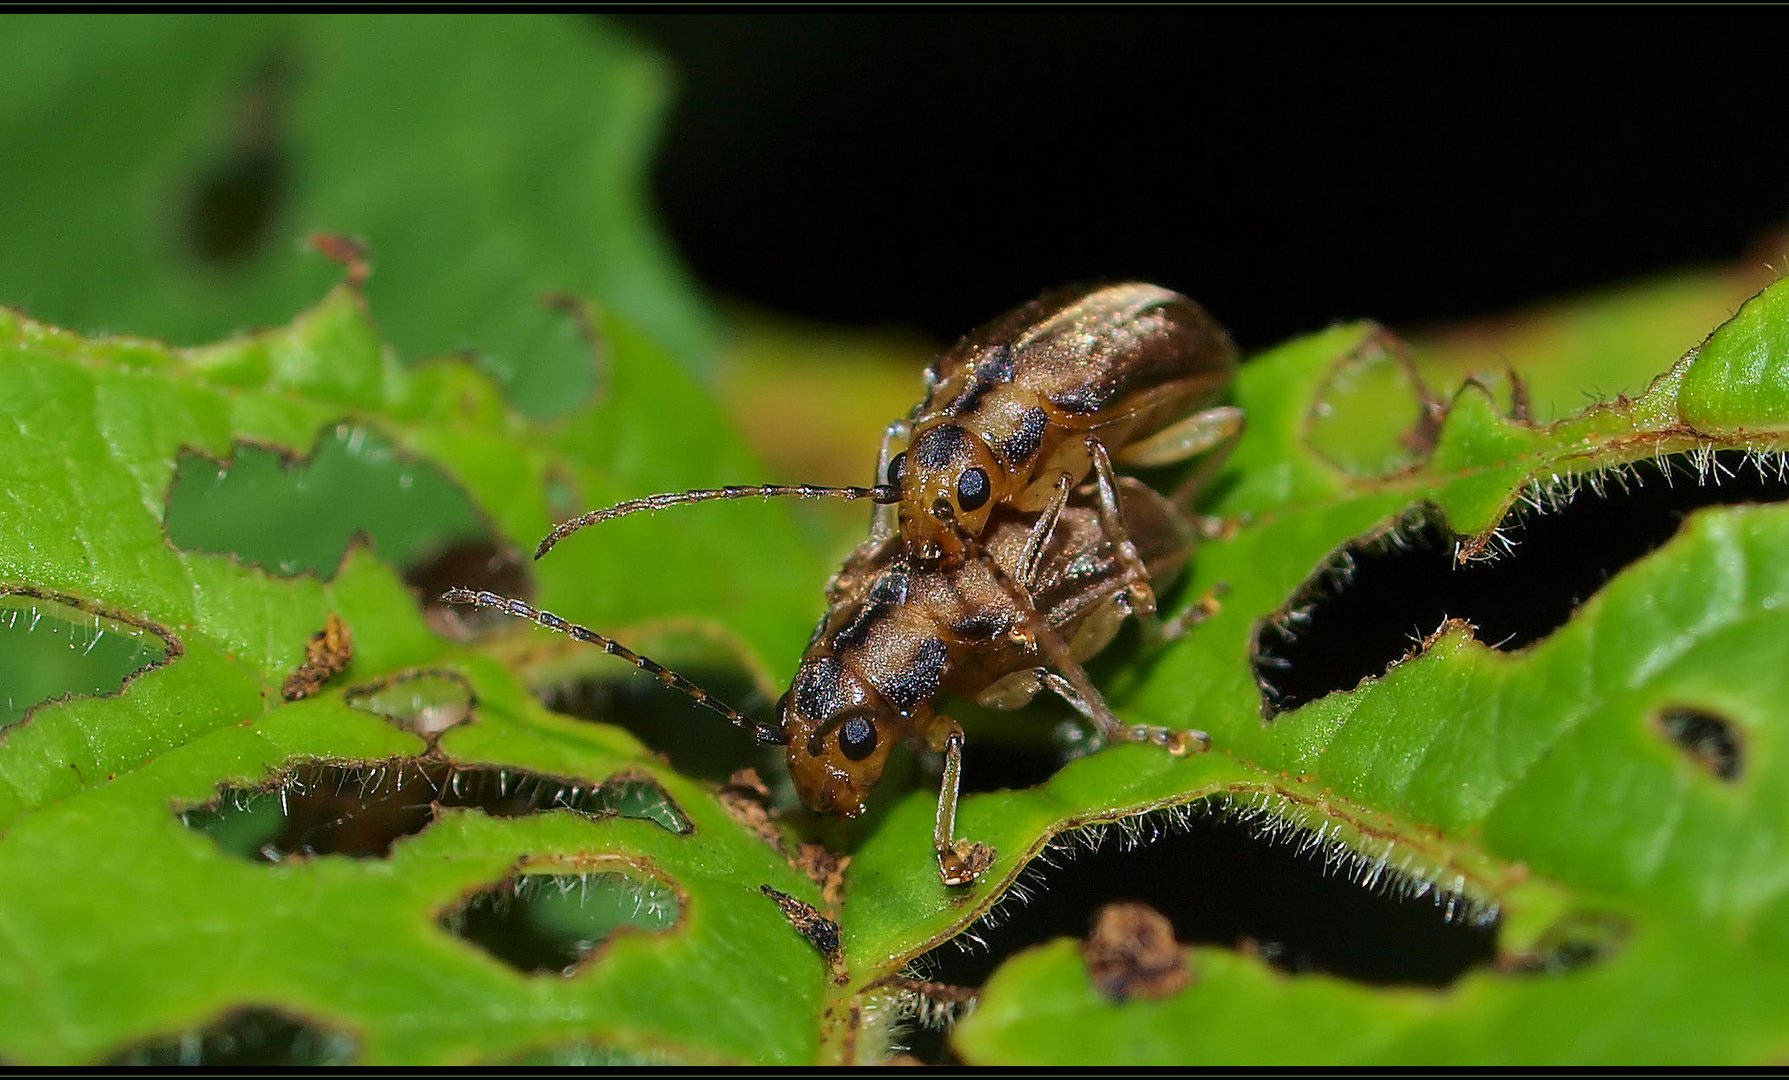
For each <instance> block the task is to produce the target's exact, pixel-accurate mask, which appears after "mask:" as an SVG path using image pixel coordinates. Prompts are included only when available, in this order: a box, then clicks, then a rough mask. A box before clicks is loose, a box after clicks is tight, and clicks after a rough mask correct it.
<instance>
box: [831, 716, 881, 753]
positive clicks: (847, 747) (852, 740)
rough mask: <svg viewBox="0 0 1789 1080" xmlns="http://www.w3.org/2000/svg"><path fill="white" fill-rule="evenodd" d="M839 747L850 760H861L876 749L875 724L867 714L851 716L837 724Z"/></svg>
mask: <svg viewBox="0 0 1789 1080" xmlns="http://www.w3.org/2000/svg"><path fill="white" fill-rule="evenodd" d="M839 749H840V750H843V751H844V752H845V756H846V757H848V758H850V759H851V760H852V761H862V760H863V759H864V758H867V757H869V756H870V754H871V752H873V751H874V750H875V749H876V725H875V724H873V723H871V722H870V718H869V717H867V716H853V717H852V718H851V719H849V720H847V721H845V722H844V723H843V724H841V725H839Z"/></svg>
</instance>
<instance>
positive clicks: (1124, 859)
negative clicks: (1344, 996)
mask: <svg viewBox="0 0 1789 1080" xmlns="http://www.w3.org/2000/svg"><path fill="white" fill-rule="evenodd" d="M1119 824H1120V826H1121V827H1122V828H1123V830H1124V834H1125V836H1126V837H1129V838H1132V839H1134V840H1135V841H1136V842H1135V843H1134V844H1130V843H1123V844H1121V843H1114V842H1113V840H1112V837H1111V836H1110V834H1109V831H1108V832H1106V833H1105V834H1104V835H1105V841H1104V842H1100V840H1098V839H1097V837H1098V836H1099V835H1101V834H1099V833H1089V832H1086V831H1083V832H1082V833H1081V834H1080V835H1078V836H1074V837H1073V839H1074V840H1076V841H1078V842H1081V843H1084V844H1085V843H1093V844H1096V845H1097V848H1096V850H1094V851H1091V852H1083V853H1081V854H1079V855H1076V856H1075V857H1073V858H1068V859H1066V860H1064V859H1063V858H1062V856H1063V855H1066V854H1069V852H1070V851H1071V850H1072V849H1067V848H1059V849H1056V850H1055V851H1053V852H1052V853H1051V854H1050V856H1049V858H1050V859H1051V860H1053V861H1056V862H1058V863H1059V865H1056V866H1049V865H1047V864H1046V863H1045V862H1044V860H1042V859H1040V860H1038V861H1036V862H1034V863H1032V865H1031V868H1030V869H1031V874H1029V875H1028V879H1029V880H1025V881H1022V882H1021V883H1020V885H1019V886H1017V887H1015V889H1014V891H1013V892H1012V893H1009V894H1008V897H1007V898H1006V899H1004V900H1003V901H1002V903H1001V905H1000V906H999V907H997V908H996V909H995V912H994V913H993V915H992V916H991V917H990V918H989V919H988V920H987V922H986V923H985V924H984V925H982V926H977V927H975V928H974V929H973V930H972V932H971V933H970V934H966V935H964V938H967V939H968V941H967V942H964V939H963V938H959V939H958V940H957V941H955V942H947V943H945V944H944V945H942V946H940V947H938V948H936V949H934V950H932V951H931V952H930V953H927V954H926V956H925V957H924V958H922V959H921V961H920V962H919V964H918V965H917V967H918V970H919V972H920V973H921V974H922V975H923V976H924V977H925V978H928V979H932V980H935V981H937V982H941V983H946V984H952V985H957V986H980V985H982V984H983V983H984V982H985V981H986V980H987V977H988V975H989V974H991V973H992V972H993V970H994V968H995V967H997V966H998V965H999V964H1000V963H1001V962H1002V961H1004V960H1005V959H1006V958H1007V957H1008V956H1011V955H1012V954H1013V953H1015V952H1017V951H1019V950H1020V949H1025V948H1029V947H1030V946H1033V945H1037V944H1040V943H1042V942H1044V941H1047V940H1049V939H1051V938H1056V937H1072V938H1085V937H1086V936H1087V933H1088V927H1090V926H1091V925H1092V924H1093V918H1094V915H1095V913H1096V912H1097V911H1098V910H1099V909H1100V908H1102V907H1104V906H1105V905H1107V904H1112V903H1119V902H1135V903H1142V904H1146V905H1148V906H1149V907H1151V908H1154V909H1155V910H1156V911H1159V912H1161V913H1162V914H1163V915H1165V916H1167V918H1168V919H1169V921H1170V922H1171V923H1173V926H1174V937H1175V939H1177V940H1178V941H1180V942H1182V943H1185V944H1208V945H1224V946H1231V947H1234V948H1239V949H1247V950H1250V951H1253V952H1254V953H1256V954H1257V955H1259V956H1261V957H1262V958H1263V959H1264V960H1266V961H1267V962H1269V963H1271V964H1273V965H1274V966H1275V967H1278V968H1280V969H1282V970H1285V971H1287V972H1291V973H1294V974H1303V973H1308V972H1325V973H1328V974H1331V975H1337V976H1340V977H1342V978H1346V979H1353V980H1355V981H1358V982H1363V983H1371V984H1380V985H1393V984H1401V985H1419V986H1446V985H1447V984H1449V983H1451V982H1453V981H1454V980H1455V979H1457V978H1459V977H1460V976H1461V975H1462V974H1464V973H1465V972H1466V971H1467V970H1468V969H1470V968H1472V967H1474V966H1477V965H1482V964H1488V963H1490V962H1491V961H1492V960H1493V959H1494V958H1495V946H1496V939H1497V919H1496V917H1495V915H1494V914H1493V915H1490V916H1489V917H1487V916H1486V915H1485V913H1484V912H1482V911H1479V910H1477V909H1476V908H1475V907H1474V905H1472V904H1471V903H1470V902H1469V901H1468V900H1467V899H1466V898H1464V897H1462V896H1459V895H1458V894H1456V893H1449V892H1445V891H1442V890H1440V889H1439V888H1436V887H1429V888H1420V889H1419V888H1418V887H1408V888H1405V889H1391V890H1388V889H1385V888H1375V887H1367V886H1363V885H1362V884H1360V883H1358V882H1357V880H1355V876H1356V875H1354V874H1352V873H1349V872H1348V868H1347V866H1346V864H1345V863H1344V862H1343V860H1342V859H1341V856H1340V855H1339V854H1338V852H1337V851H1336V850H1332V849H1328V848H1326V847H1325V846H1324V845H1323V844H1321V843H1319V842H1316V841H1314V840H1313V839H1312V834H1309V833H1305V834H1302V836H1303V838H1304V840H1305V841H1306V842H1305V843H1303V844H1299V843H1297V842H1296V841H1297V839H1298V836H1297V834H1294V835H1292V836H1289V837H1287V840H1289V841H1291V842H1282V841H1278V840H1276V839H1275V838H1273V837H1271V836H1269V835H1266V834H1264V832H1263V831H1262V830H1261V829H1260V828H1259V827H1257V826H1254V825H1251V824H1248V823H1245V822H1243V821H1241V820H1239V819H1238V818H1237V817H1236V816H1235V815H1234V814H1227V813H1224V814H1220V813H1196V812H1193V811H1192V809H1191V808H1178V809H1177V810H1175V811H1161V812H1157V813H1154V814H1150V815H1145V816H1143V817H1140V818H1130V819H1127V820H1126V821H1125V822H1121V823H1119ZM1064 839H1065V840H1069V839H1071V838H1070V837H1064ZM1350 854H1351V853H1350ZM1032 875H1035V876H1032ZM1372 881H1373V883H1374V885H1381V886H1382V885H1386V884H1390V883H1389V882H1387V880H1386V878H1385V876H1384V875H1383V874H1382V873H1378V874H1374V875H1373V876H1372ZM1406 884H1407V885H1408V884H1409V883H1406ZM1418 891H1420V892H1421V895H1412V894H1414V893H1415V892H1418ZM1394 893H1403V894H1405V895H1403V896H1400V895H1394ZM1028 896H1029V897H1030V899H1029V902H1027V899H1026V898H1027V897H1028ZM976 939H979V940H980V941H981V942H982V943H984V944H985V946H986V947H985V948H982V947H975V946H974V941H975V940H976ZM959 942H963V943H964V944H967V945H969V946H970V947H969V948H963V947H960V945H959Z"/></svg>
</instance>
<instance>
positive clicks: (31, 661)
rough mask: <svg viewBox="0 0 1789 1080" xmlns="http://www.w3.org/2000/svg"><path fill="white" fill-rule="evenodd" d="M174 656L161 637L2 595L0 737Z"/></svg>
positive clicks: (61, 606) (48, 602)
mask: <svg viewBox="0 0 1789 1080" xmlns="http://www.w3.org/2000/svg"><path fill="white" fill-rule="evenodd" d="M170 655H172V656H179V655H180V647H179V645H178V643H176V642H175V640H174V638H173V637H172V636H170V635H168V634H167V633H166V632H165V631H162V630H155V629H150V628H149V627H148V626H146V625H139V624H137V623H132V622H127V621H125V620H123V619H119V618H115V617H113V616H111V615H102V614H100V613H99V612H97V611H89V610H87V609H85V608H83V607H81V606H79V605H78V604H75V603H69V602H65V601H62V600H53V599H50V598H49V597H45V596H38V595H36V594H33V593H24V592H15V593H6V594H3V595H0V731H3V730H5V729H6V728H8V727H10V726H12V725H13V724H16V723H18V722H19V721H21V720H23V719H24V718H25V716H26V714H27V713H29V712H30V711H31V710H32V709H33V708H35V707H36V706H38V705H41V704H43V703H44V702H46V701H54V700H56V699H57V698H62V697H69V696H85V697H103V696H106V695H108V694H116V693H118V692H119V691H120V690H122V689H123V688H124V686H125V684H126V683H128V682H129V681H130V680H131V679H132V678H134V677H135V676H137V675H140V674H142V673H143V672H145V671H148V670H150V669H151V668H154V667H158V666H160V665H161V664H163V663H166V662H167V660H168V659H169V658H170Z"/></svg>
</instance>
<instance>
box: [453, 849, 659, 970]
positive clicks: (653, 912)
mask: <svg viewBox="0 0 1789 1080" xmlns="http://www.w3.org/2000/svg"><path fill="white" fill-rule="evenodd" d="M682 915H683V901H682V899H681V898H679V897H678V895H677V893H676V891H675V890H674V889H672V888H671V887H670V886H669V885H666V884H665V883H663V882H661V881H658V880H657V879H655V878H651V877H646V876H643V875H642V876H636V875H634V874H624V873H615V872H612V871H603V872H597V873H583V874H521V875H518V876H516V877H513V878H511V879H509V880H507V881H504V882H502V883H500V884H498V885H496V886H494V887H492V888H489V889H485V890H483V891H481V892H477V893H474V894H473V895H471V896H469V897H467V898H466V899H465V900H464V901H463V902H462V903H460V904H459V905H457V906H456V907H454V908H453V909H452V910H450V911H448V912H447V913H446V914H445V915H443V916H442V917H441V925H442V927H443V928H444V929H446V930H447V931H448V932H449V933H451V934H454V935H456V936H458V937H462V938H465V939H466V940H467V941H470V942H471V943H472V944H474V945H477V946H478V947H479V948H481V949H484V950H485V951H486V952H488V953H490V954H491V955H492V956H494V957H496V958H497V959H499V960H501V961H503V962H504V963H505V964H508V965H509V966H510V967H513V968H515V969H516V970H517V971H521V972H524V973H526V974H530V975H532V974H535V973H537V972H543V971H548V972H555V973H557V974H559V975H563V976H571V975H574V974H576V973H577V969H578V968H579V966H580V965H582V964H583V963H584V962H585V961H586V960H588V959H589V957H590V955H591V954H592V953H593V952H595V951H596V949H597V947H598V946H599V945H601V944H602V943H603V942H605V941H608V940H609V939H611V938H613V937H614V936H615V935H616V934H618V933H624V932H627V931H628V930H630V929H631V930H634V931H644V932H646V933H657V932H660V931H664V930H668V929H670V928H671V927H672V926H673V925H675V924H676V922H677V920H678V919H679V918H680V917H682Z"/></svg>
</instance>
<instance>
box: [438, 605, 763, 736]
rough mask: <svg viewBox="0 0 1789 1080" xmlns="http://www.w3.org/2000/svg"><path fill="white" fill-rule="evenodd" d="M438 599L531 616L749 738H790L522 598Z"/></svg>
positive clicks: (624, 648) (649, 660) (520, 616)
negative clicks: (642, 674)
mask: <svg viewBox="0 0 1789 1080" xmlns="http://www.w3.org/2000/svg"><path fill="white" fill-rule="evenodd" d="M441 600H442V602H443V603H448V604H471V605H473V606H475V607H482V608H495V609H497V610H498V611H501V612H504V613H505V614H508V615H514V616H515V617H516V618H518V619H532V620H533V621H535V622H537V623H539V624H540V625H542V626H544V627H546V628H547V629H548V630H557V631H559V632H560V633H561V634H565V635H567V636H568V637H571V638H574V639H576V640H578V641H582V642H584V643H585V644H588V645H595V646H598V647H599V648H601V649H602V651H603V652H606V653H608V654H609V655H610V656H619V657H621V658H622V659H623V660H626V661H627V662H628V663H630V664H632V665H633V666H635V667H637V668H639V669H640V670H641V671H644V672H648V673H650V674H651V675H653V676H655V677H656V678H657V679H658V681H659V682H661V683H664V684H665V685H666V686H669V687H671V688H672V689H674V690H680V691H682V692H683V693H684V694H686V695H688V696H689V697H690V699H691V700H693V701H695V703H696V704H698V705H700V706H702V707H703V708H705V709H708V710H709V711H711V712H717V713H719V714H721V715H722V716H724V717H726V718H727V720H728V721H729V722H731V723H733V724H735V725H737V726H739V727H742V728H744V729H745V730H747V731H749V732H751V733H752V737H753V738H755V739H757V740H758V741H759V742H762V743H774V744H776V745H778V746H782V745H785V744H787V743H788V741H789V739H788V736H787V735H785V734H784V733H783V728H782V725H781V724H780V723H778V724H766V723H764V722H763V721H761V720H753V719H752V718H751V717H749V716H747V715H745V714H744V713H742V712H740V711H739V710H737V709H735V708H732V707H731V706H729V705H727V704H726V703H725V702H723V701H721V700H720V699H719V698H717V697H715V696H714V695H713V694H710V693H709V692H708V691H706V690H704V689H702V688H701V687H700V686H697V685H696V684H695V683H693V682H690V681H689V680H688V679H686V678H684V677H683V676H682V675H679V674H677V673H676V672H675V671H672V670H671V669H670V668H668V667H665V666H664V665H663V664H660V663H659V662H658V661H656V660H653V659H652V658H651V657H646V656H641V655H640V654H639V653H637V652H635V651H633V650H632V649H630V648H628V647H627V646H626V645H623V644H622V643H621V642H619V641H616V640H615V639H614V638H611V637H604V636H603V635H602V634H599V633H597V632H596V631H595V630H592V629H590V628H589V627H585V626H579V625H578V624H577V623H574V622H567V621H565V620H564V619H561V618H560V617H559V616H557V615H555V614H553V613H552V612H550V611H542V610H540V609H539V608H537V607H534V606H532V605H530V604H528V603H526V602H524V601H521V600H515V599H511V598H510V597H507V596H498V595H497V594H496V593H494V592H485V591H484V590H482V589H461V588H455V589H449V590H447V591H446V592H444V593H442V594H441Z"/></svg>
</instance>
